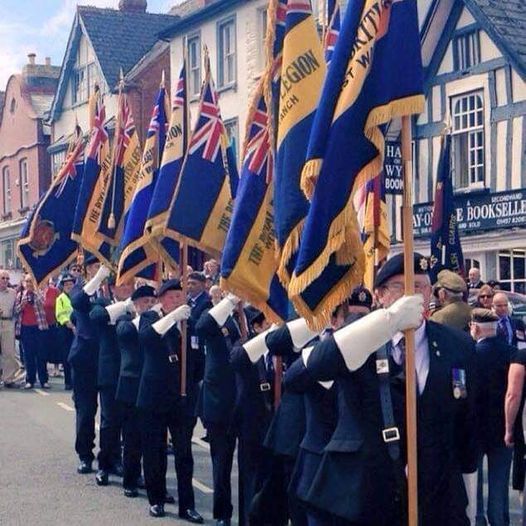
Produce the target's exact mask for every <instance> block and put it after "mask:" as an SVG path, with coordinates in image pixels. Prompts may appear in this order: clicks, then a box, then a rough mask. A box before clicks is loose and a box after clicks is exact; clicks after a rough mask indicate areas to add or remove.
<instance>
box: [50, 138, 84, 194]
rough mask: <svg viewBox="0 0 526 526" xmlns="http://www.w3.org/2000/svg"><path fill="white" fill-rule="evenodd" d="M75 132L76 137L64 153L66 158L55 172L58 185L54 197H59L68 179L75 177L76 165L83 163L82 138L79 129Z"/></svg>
mask: <svg viewBox="0 0 526 526" xmlns="http://www.w3.org/2000/svg"><path fill="white" fill-rule="evenodd" d="M76 134H77V138H76V140H75V142H74V143H73V144H72V146H71V147H70V149H69V151H68V153H67V154H66V160H65V161H64V164H63V165H62V167H61V168H60V171H59V173H58V174H57V181H56V184H57V185H58V187H57V191H56V192H55V197H60V196H61V195H62V192H63V191H64V188H65V187H66V185H67V184H68V181H72V180H73V179H75V177H76V176H77V165H78V164H80V165H82V164H84V148H83V146H84V140H83V138H82V132H81V131H80V129H78V130H77V132H76Z"/></svg>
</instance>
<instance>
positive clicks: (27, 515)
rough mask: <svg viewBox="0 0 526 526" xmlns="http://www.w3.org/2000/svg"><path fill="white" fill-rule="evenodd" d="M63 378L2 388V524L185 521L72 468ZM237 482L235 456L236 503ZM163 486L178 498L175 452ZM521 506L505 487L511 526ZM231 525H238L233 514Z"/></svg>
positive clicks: (114, 482)
mask: <svg viewBox="0 0 526 526" xmlns="http://www.w3.org/2000/svg"><path fill="white" fill-rule="evenodd" d="M62 383H63V380H62V378H52V379H51V387H52V388H51V389H50V390H42V389H33V390H30V391H24V390H18V389H17V390H14V389H2V390H0V526H22V525H24V526H26V525H28V524H35V525H38V526H48V525H49V526H62V525H75V526H84V525H94V524H95V525H97V526H121V525H122V526H135V525H148V524H151V525H152V526H161V525H165V524H166V525H168V524H169V525H172V526H176V525H188V524H189V523H188V522H185V521H181V520H180V519H179V518H178V516H177V504H176V505H166V511H167V515H166V517H165V518H163V519H154V518H151V517H149V516H148V501H147V499H146V495H145V492H144V490H141V494H140V496H139V497H138V498H136V499H128V498H126V497H124V496H123V494H122V487H121V479H119V478H117V477H113V476H112V477H111V478H110V485H109V486H107V487H104V488H101V487H98V486H97V485H96V483H95V474H94V473H93V474H89V475H78V474H77V473H76V467H77V464H78V459H77V457H76V455H75V452H74V448H73V444H74V430H75V410H74V408H73V402H72V400H71V393H70V392H65V391H64V389H63V385H62ZM203 435H204V430H203V428H202V427H201V426H200V425H199V424H198V425H197V426H196V429H195V432H194V439H193V452H194V461H195V469H194V490H195V498H196V509H197V510H198V511H199V512H200V513H201V515H203V517H204V519H205V523H207V524H214V520H213V517H212V471H211V463H210V454H209V446H208V444H207V443H206V442H203V441H202V440H201V438H202V437H203ZM95 465H96V463H94V466H95ZM237 483H238V478H237V465H236V463H235V462H234V468H233V472H232V492H233V496H232V499H233V502H234V508H235V509H236V508H237V505H236V503H237ZM167 485H168V490H169V492H170V493H172V494H173V495H174V496H176V497H177V491H176V479H175V472H174V465H173V457H172V456H170V457H169V458H168V477H167ZM485 490H486V492H487V486H486V487H485ZM520 508H521V506H520V501H519V497H518V493H517V492H516V491H510V517H511V526H520V525H521V524H522V523H521V512H520ZM232 524H233V525H236V524H237V522H236V517H234V520H233V522H232ZM444 526H447V525H444Z"/></svg>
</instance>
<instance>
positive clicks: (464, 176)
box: [450, 89, 486, 191]
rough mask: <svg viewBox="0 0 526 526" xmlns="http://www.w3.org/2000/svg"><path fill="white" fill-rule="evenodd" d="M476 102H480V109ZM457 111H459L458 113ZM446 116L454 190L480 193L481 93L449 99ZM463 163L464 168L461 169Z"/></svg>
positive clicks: (482, 156)
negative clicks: (450, 143) (448, 109)
mask: <svg viewBox="0 0 526 526" xmlns="http://www.w3.org/2000/svg"><path fill="white" fill-rule="evenodd" d="M477 100H478V101H480V105H479V104H478V103H477ZM457 107H460V110H459V111H457ZM450 115H451V123H452V132H451V133H452V139H453V140H452V160H453V166H452V170H453V181H454V187H455V190H460V191H463V190H464V191H468V190H474V189H484V188H485V187H486V155H485V147H486V130H485V107H484V91H483V90H482V89H480V90H473V91H469V92H466V93H461V94H457V95H454V96H452V97H450ZM466 148H467V151H466ZM464 163H466V165H465V166H461V165H463V164H464ZM461 170H462V171H461Z"/></svg>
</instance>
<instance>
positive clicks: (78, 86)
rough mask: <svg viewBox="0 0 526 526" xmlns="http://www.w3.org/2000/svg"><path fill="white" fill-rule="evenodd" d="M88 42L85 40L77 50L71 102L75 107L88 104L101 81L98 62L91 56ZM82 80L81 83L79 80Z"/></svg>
mask: <svg viewBox="0 0 526 526" xmlns="http://www.w3.org/2000/svg"><path fill="white" fill-rule="evenodd" d="M88 46H89V44H88V42H87V41H84V40H83V39H81V40H80V42H79V47H78V49H77V60H76V62H75V66H74V67H73V72H72V89H71V102H72V105H73V106H76V105H79V104H84V103H86V102H87V101H88V100H89V98H90V96H91V95H92V94H93V92H94V90H95V85H96V84H97V81H98V80H99V75H98V68H97V62H96V60H95V57H94V56H91V55H92V53H90V50H89V49H88ZM81 76H82V79H81V80H80V81H79V78H80V77H81Z"/></svg>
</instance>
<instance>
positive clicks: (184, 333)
mask: <svg viewBox="0 0 526 526" xmlns="http://www.w3.org/2000/svg"><path fill="white" fill-rule="evenodd" d="M180 249H181V257H180V258H179V261H180V263H181V285H182V289H183V296H184V298H185V299H186V298H187V297H188V279H187V278H188V244H187V242H186V240H185V239H184V238H183V239H182V240H181V243H180ZM187 342H188V323H187V321H186V320H183V321H182V322H181V396H186V366H187V362H188V361H187V352H186V350H187Z"/></svg>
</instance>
